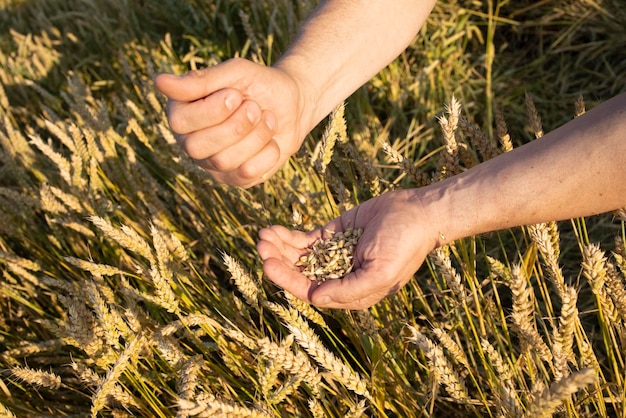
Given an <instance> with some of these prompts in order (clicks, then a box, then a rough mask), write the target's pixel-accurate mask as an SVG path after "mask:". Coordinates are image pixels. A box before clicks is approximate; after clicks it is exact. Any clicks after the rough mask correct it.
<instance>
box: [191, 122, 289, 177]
mask: <svg viewBox="0 0 626 418" xmlns="http://www.w3.org/2000/svg"><path fill="white" fill-rule="evenodd" d="M268 117H272V118H273V116H272V115H271V114H270V113H269V112H263V113H262V115H261V121H260V122H259V123H258V124H257V125H256V126H255V127H254V128H253V129H252V131H251V132H250V133H249V134H248V135H246V137H245V138H243V139H242V140H240V141H238V142H234V143H233V144H231V145H230V146H228V147H227V148H225V149H224V150H222V151H220V152H218V153H216V154H215V155H212V156H211V157H209V158H208V159H207V160H205V161H198V163H199V164H200V165H201V166H203V167H207V168H210V169H212V170H216V171H232V170H234V169H236V168H238V167H239V172H240V173H239V174H240V175H241V176H243V177H245V176H246V174H247V171H246V168H245V167H243V165H244V164H246V163H247V162H248V161H249V160H250V159H252V158H253V157H255V156H256V155H257V154H259V153H261V152H262V150H263V149H264V148H265V147H266V145H267V144H268V142H270V141H271V140H272V136H273V135H274V131H273V130H272V129H271V127H270V123H268V121H267V120H266V119H267V118H268ZM277 147H278V146H277V145H276V148H277ZM278 153H280V151H278ZM268 157H269V156H268ZM261 174H262V173H261Z"/></svg>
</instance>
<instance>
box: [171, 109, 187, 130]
mask: <svg viewBox="0 0 626 418" xmlns="http://www.w3.org/2000/svg"><path fill="white" fill-rule="evenodd" d="M167 122H168V123H169V125H170V129H172V131H174V133H177V134H182V133H186V126H187V122H186V120H185V117H184V116H183V115H182V114H181V113H180V112H170V113H168V115H167Z"/></svg>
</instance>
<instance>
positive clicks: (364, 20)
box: [276, 0, 435, 129]
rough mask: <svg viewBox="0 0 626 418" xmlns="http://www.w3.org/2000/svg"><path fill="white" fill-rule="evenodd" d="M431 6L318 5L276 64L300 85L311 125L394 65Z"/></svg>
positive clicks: (406, 0)
mask: <svg viewBox="0 0 626 418" xmlns="http://www.w3.org/2000/svg"><path fill="white" fill-rule="evenodd" d="M434 5H435V0H393V1H388V0H327V1H322V2H321V3H320V5H319V6H318V8H317V9H316V10H315V12H314V13H313V14H312V16H311V17H310V18H309V19H308V20H307V22H306V23H305V24H304V26H303V27H302V29H301V31H300V34H299V36H298V37H297V38H296V40H295V41H294V42H293V44H292V45H291V47H290V48H289V50H288V51H287V52H286V53H285V55H284V56H283V57H282V58H281V59H280V60H279V62H278V63H277V64H276V67H277V68H279V69H281V70H283V71H286V72H287V73H288V74H290V75H291V76H292V77H293V78H294V79H295V80H296V81H297V82H298V83H299V84H300V85H301V86H303V91H305V96H304V100H305V101H306V102H305V104H304V108H305V109H309V111H312V112H313V113H312V121H313V126H314V125H315V124H317V123H318V122H319V121H321V120H322V119H323V118H324V117H325V116H326V115H327V114H328V113H329V112H330V111H331V110H332V109H334V108H335V107H336V106H337V105H338V104H339V103H340V102H341V101H343V100H344V99H345V98H346V97H348V96H349V95H350V94H352V93H353V92H354V91H355V90H356V89H357V88H359V87H360V86H361V85H363V84H364V83H366V82H367V81H368V80H369V79H371V78H372V77H373V76H374V75H376V74H377V73H378V72H379V71H380V70H381V69H383V68H384V67H385V66H387V65H388V64H389V63H390V62H391V61H393V60H394V59H395V58H396V57H397V56H398V55H399V54H400V53H401V52H402V51H403V50H404V49H405V48H406V47H407V46H408V45H409V44H410V42H411V41H412V40H413V38H414V37H415V35H416V34H417V32H419V30H420V28H421V27H422V25H423V24H424V22H425V21H426V18H427V17H428V15H429V14H430V12H431V10H432V8H433V6H434ZM313 126H310V127H309V129H311V128H313Z"/></svg>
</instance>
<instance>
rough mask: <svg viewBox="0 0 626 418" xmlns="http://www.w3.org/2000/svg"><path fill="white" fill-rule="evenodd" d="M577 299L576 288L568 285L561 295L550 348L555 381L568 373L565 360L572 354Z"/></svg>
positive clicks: (576, 316) (576, 317)
mask: <svg viewBox="0 0 626 418" xmlns="http://www.w3.org/2000/svg"><path fill="white" fill-rule="evenodd" d="M577 299H578V297H577V293H576V289H574V288H572V287H568V288H567V289H566V291H565V294H564V295H563V306H562V307H561V317H560V318H559V328H558V330H556V332H555V334H556V336H555V342H554V344H553V348H552V354H553V358H554V367H555V381H556V382H558V381H559V380H561V379H562V378H564V377H567V375H568V374H569V370H568V368H567V362H568V360H569V359H571V358H573V356H574V352H573V343H574V333H575V331H576V323H577V321H578V309H577V307H576V301H577Z"/></svg>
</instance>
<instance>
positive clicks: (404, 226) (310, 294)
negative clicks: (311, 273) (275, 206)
mask: <svg viewBox="0 0 626 418" xmlns="http://www.w3.org/2000/svg"><path fill="white" fill-rule="evenodd" d="M414 196H415V194H414V192H413V191H412V190H400V191H393V192H389V193H386V194H383V195H381V196H378V197H376V198H374V199H371V200H368V201H366V202H364V203H362V204H361V205H359V206H357V207H355V208H353V209H351V210H350V211H348V212H346V213H344V214H343V215H341V216H340V217H339V218H336V219H334V220H333V221H331V222H330V223H328V224H327V225H326V226H324V228H321V229H318V230H315V231H313V232H311V233H304V232H300V231H290V230H289V229H287V228H285V227H282V226H272V227H270V228H266V229H263V230H261V231H260V232H259V238H260V241H259V242H258V244H257V250H258V252H259V255H260V256H261V258H262V259H263V270H264V272H265V274H266V275H267V277H268V278H269V279H270V280H271V281H272V282H274V283H275V284H276V285H278V286H279V287H281V288H283V289H285V290H286V291H288V292H290V293H291V294H293V295H294V296H296V297H297V298H299V299H301V300H304V301H307V302H309V303H311V304H313V305H316V306H318V307H323V308H343V309H364V308H367V307H369V306H371V305H374V304H375V303H377V302H378V301H380V300H381V299H383V298H385V297H386V296H389V295H391V294H393V293H395V292H396V291H398V290H399V289H400V288H401V287H402V286H404V285H405V284H406V283H407V282H408V281H409V280H410V279H411V277H412V276H413V274H414V273H415V271H417V269H418V268H419V266H420V265H421V264H422V262H423V261H424V259H425V257H426V256H427V255H428V253H429V252H430V251H432V250H433V249H434V248H435V245H436V244H437V242H438V240H437V236H438V233H437V232H436V231H434V230H433V228H434V226H433V225H432V222H430V219H428V216H427V215H426V213H425V211H424V210H423V207H422V206H421V204H420V201H419V199H415V198H414ZM348 228H363V234H362V235H361V238H360V240H359V242H358V244H357V246H356V250H355V253H354V258H353V261H354V268H353V270H352V272H351V273H349V274H348V275H347V276H345V277H344V278H343V279H336V280H327V281H325V282H323V283H321V284H319V285H318V284H317V282H315V281H312V280H310V279H309V278H307V277H305V276H304V275H303V274H302V273H301V272H300V270H299V269H298V267H296V266H295V263H296V262H297V261H298V259H299V258H300V256H302V255H303V254H305V253H306V249H307V247H310V246H311V245H312V244H313V243H314V242H315V240H317V239H318V238H322V237H323V238H327V235H328V233H329V232H327V231H333V232H339V231H342V232H344V231H345V230H346V229H348Z"/></svg>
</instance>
